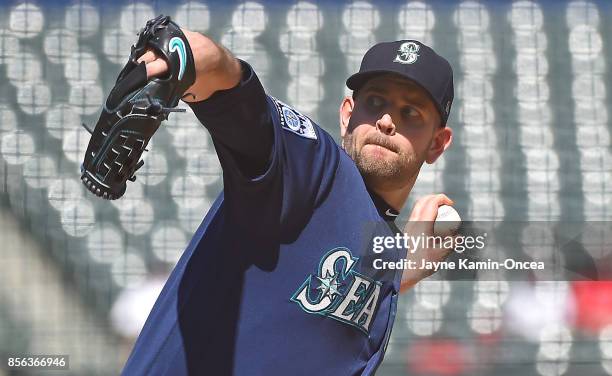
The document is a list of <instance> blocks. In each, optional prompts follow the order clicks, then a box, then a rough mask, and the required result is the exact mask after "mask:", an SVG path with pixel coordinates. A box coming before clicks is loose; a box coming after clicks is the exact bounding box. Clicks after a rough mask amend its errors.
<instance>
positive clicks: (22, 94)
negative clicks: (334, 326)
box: [0, 0, 612, 376]
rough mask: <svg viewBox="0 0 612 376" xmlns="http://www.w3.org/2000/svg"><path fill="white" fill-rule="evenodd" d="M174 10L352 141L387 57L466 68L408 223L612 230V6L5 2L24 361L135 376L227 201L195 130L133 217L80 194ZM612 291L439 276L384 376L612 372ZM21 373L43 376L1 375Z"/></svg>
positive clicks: (13, 286) (5, 245)
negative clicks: (131, 363) (382, 46)
mask: <svg viewBox="0 0 612 376" xmlns="http://www.w3.org/2000/svg"><path fill="white" fill-rule="evenodd" d="M159 13H164V14H169V15H171V16H173V17H174V18H176V20H177V21H178V22H179V23H180V24H181V25H182V26H184V27H186V28H189V29H191V30H196V31H200V32H205V33H207V34H208V35H210V36H212V37H213V38H215V39H216V40H220V41H221V42H222V43H223V44H225V45H226V46H227V47H229V48H230V49H231V50H232V51H233V52H234V53H235V54H236V55H237V56H238V57H240V58H243V59H245V60H248V61H249V62H250V63H251V64H252V65H253V66H254V67H255V69H256V71H257V72H258V74H259V76H260V77H261V78H262V81H263V83H264V86H265V87H266V88H267V90H268V92H269V93H270V94H272V95H274V96H276V97H278V98H279V99H281V100H283V101H285V102H287V103H290V104H292V105H293V106H295V107H296V108H298V109H300V110H301V111H302V112H304V113H305V114H307V115H309V116H310V117H311V118H313V119H314V120H315V121H317V122H318V123H319V124H321V125H322V126H323V127H324V128H325V129H326V130H327V131H329V132H330V133H332V134H333V135H335V136H336V137H338V130H337V107H338V105H339V103H340V98H341V96H342V95H344V94H345V93H347V91H346V89H345V86H344V80H345V78H346V77H347V76H348V75H349V74H350V73H352V72H354V71H356V70H357V69H358V66H359V62H360V59H361V57H362V55H363V53H364V52H365V50H366V49H367V47H368V46H370V45H372V44H373V43H374V42H375V41H382V40H390V39H400V38H415V39H420V40H422V41H424V42H426V43H428V44H431V45H432V46H433V47H434V48H435V49H436V50H437V51H438V52H439V53H441V54H442V55H444V56H446V57H447V58H448V59H449V60H450V61H451V63H452V65H453V67H454V70H455V87H456V100H455V103H454V105H453V110H452V115H451V118H450V121H449V124H450V126H451V127H453V129H454V130H455V131H456V133H455V142H454V145H453V147H452V148H451V149H450V150H449V151H448V152H447V153H445V155H444V156H443V158H442V159H441V160H440V161H439V162H437V163H436V164H434V165H432V166H426V167H425V168H424V169H423V171H422V174H421V177H420V178H419V181H418V183H417V186H416V187H415V190H414V192H413V195H411V198H410V202H409V203H408V205H407V207H410V206H411V205H412V203H413V202H414V198H415V197H418V196H419V195H423V194H427V193H430V192H446V193H447V194H448V195H449V196H450V197H452V198H453V199H454V200H455V201H456V202H457V208H458V210H459V212H460V213H461V214H462V215H463V217H464V218H466V219H479V220H491V221H513V220H516V221H548V220H567V221H600V220H610V219H611V218H612V209H610V205H611V204H612V172H611V166H612V164H611V163H610V162H611V160H612V159H611V147H610V131H611V127H610V122H609V119H608V111H609V108H610V97H609V96H608V95H607V92H608V91H609V90H610V82H611V77H612V76H611V73H610V72H609V68H608V64H609V62H610V56H612V55H611V53H612V38H611V37H610V35H611V33H610V32H611V28H612V23H611V22H610V20H611V19H612V8H611V7H610V6H609V4H607V3H605V2H592V1H571V2H558V1H540V2H538V1H516V2H511V1H506V2H477V1H454V2H449V1H428V2H421V1H408V2H404V1H385V2H367V1H355V2H346V1H343V2H332V1H320V2H316V1H312V2H307V1H300V2H281V1H273V2H254V1H248V2H237V1H223V2H221V1H207V2H205V1H187V2H184V1H180V2H165V1H113V2H93V1H92V2H89V1H76V2H67V1H60V2H53V3H51V2H43V1H39V2H36V1H25V2H23V1H7V0H0V80H1V82H2V83H1V84H0V137H1V138H0V140H1V143H0V157H1V158H0V197H1V202H2V209H1V210H0V214H1V215H0V226H1V227H0V229H1V230H0V241H1V245H0V355H2V356H7V355H10V354H13V355H20V354H69V355H70V357H71V358H70V363H71V374H74V375H113V374H117V373H118V372H119V370H120V369H121V366H122V364H123V362H124V360H125V356H126V355H127V352H129V348H130V344H131V341H132V340H133V338H134V336H135V335H136V333H137V331H138V328H139V325H141V321H142V320H143V319H144V317H146V314H147V310H148V309H149V307H150V304H152V301H153V300H154V298H155V296H156V294H157V292H158V291H159V289H160V288H161V285H162V284H163V281H164V279H165V278H166V276H167V273H168V272H169V271H170V270H171V268H172V266H173V265H174V263H175V262H176V261H177V259H178V257H179V256H180V254H181V252H182V251H183V249H184V247H185V245H186V244H187V242H188V241H189V239H190V237H191V234H192V233H193V232H194V230H195V228H196V227H197V226H198V224H199V222H200V221H201V219H202V217H203V215H204V214H205V212H206V210H207V209H208V207H209V206H210V204H211V202H212V200H213V199H214V197H215V196H216V195H217V193H218V192H219V191H220V189H221V183H220V173H221V171H220V168H219V164H218V162H217V160H216V156H215V154H214V151H213V149H212V148H211V142H210V139H209V137H208V135H207V133H206V132H205V130H204V129H203V128H202V126H201V125H200V124H199V123H198V121H197V120H196V118H195V117H194V116H193V114H192V113H190V112H187V113H185V114H172V115H171V117H170V120H169V121H168V122H167V123H166V125H165V126H163V127H162V128H161V129H160V131H159V132H158V133H157V134H156V135H155V137H154V138H153V141H152V145H151V146H150V148H149V149H150V152H149V153H147V154H146V155H145V165H144V167H143V168H142V169H141V170H140V171H139V172H138V174H137V176H138V178H137V181H136V183H133V184H129V185H128V191H127V194H126V196H125V197H124V198H122V199H121V200H119V201H115V202H107V201H102V200H99V199H96V198H95V197H94V196H92V195H90V194H88V193H86V192H85V190H84V189H83V187H82V186H81V183H80V181H79V172H78V171H79V164H80V161H81V160H82V156H83V153H84V151H85V147H86V145H87V142H88V140H89V134H88V133H87V132H86V131H85V130H84V129H83V128H82V127H81V126H80V124H81V123H82V122H85V123H87V124H90V125H92V124H95V121H96V120H97V116H98V113H99V109H100V105H101V103H102V102H103V100H104V98H105V97H106V93H108V91H109V89H110V88H111V87H112V85H113V82H114V80H115V78H116V75H117V73H118V71H119V70H120V68H121V67H122V66H123V64H124V62H125V59H126V57H127V55H128V53H129V47H130V45H131V44H132V43H133V41H134V40H135V38H136V36H135V33H136V32H137V31H138V30H139V28H140V27H141V26H142V25H143V24H144V22H145V21H146V20H147V19H149V18H152V17H154V16H155V15H157V14H159ZM408 213H409V210H408V208H407V209H406V210H404V212H403V216H404V218H405V216H406V215H407V214H408ZM517 241H520V239H517ZM540 246H546V239H544V240H543V242H542V243H541V244H540ZM610 251H611V250H609V249H603V250H602V249H600V250H593V251H592V255H591V256H592V257H593V258H599V257H603V256H605V255H607V254H609V252H610ZM611 291H612V286H611V285H610V284H608V283H605V282H582V283H575V282H570V281H555V282H533V281H532V282H528V281H524V282H509V281H505V280H498V281H490V280H477V281H440V280H435V278H434V279H433V280H431V281H426V282H423V283H421V284H419V285H418V286H417V287H416V288H415V289H413V290H412V291H410V292H409V293H407V294H405V296H404V297H403V298H402V299H401V300H400V301H401V303H400V306H399V310H398V313H397V320H396V324H395V328H394V332H393V336H392V339H391V342H390V344H389V348H388V351H387V356H386V359H385V361H384V363H383V365H382V367H381V369H380V370H379V372H378V374H379V375H384V376H392V375H406V374H410V375H543V376H552V375H581V376H587V375H605V374H612V326H610V325H611V324H612V297H610V295H612V294H609V292H611ZM202 341H203V345H205V344H206V339H205V338H202ZM305 356H307V354H305ZM12 374H15V375H17V374H19V375H22V374H28V373H26V372H22V373H17V372H16V371H15V372H13V373H11V372H10V371H6V370H3V369H2V367H0V375H2V376H5V375H12Z"/></svg>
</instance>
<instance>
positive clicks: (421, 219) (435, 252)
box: [401, 194, 454, 290]
mask: <svg viewBox="0 0 612 376" xmlns="http://www.w3.org/2000/svg"><path fill="white" fill-rule="evenodd" d="M442 205H450V206H452V205H454V201H453V200H451V199H450V198H448V196H446V195H445V194H436V195H428V196H424V197H421V198H420V199H418V200H417V202H416V203H415V204H414V207H413V208H412V212H411V213H410V217H409V219H408V223H406V226H405V227H404V232H405V233H406V234H408V236H421V237H428V236H429V237H431V236H434V235H437V234H434V222H435V220H436V216H437V215H438V207H440V206H442ZM451 252H452V249H448V248H426V249H425V248H422V249H418V250H416V251H414V253H410V252H409V253H408V254H407V255H406V258H407V259H408V260H414V261H415V262H416V264H417V266H418V268H417V269H414V270H412V269H405V270H404V272H403V275H402V286H401V287H402V290H405V289H408V288H410V287H412V286H413V285H415V284H416V283H417V282H419V281H420V280H422V279H423V278H426V277H429V276H430V275H431V274H433V271H432V270H429V269H421V268H420V265H421V264H422V262H423V260H424V261H426V262H439V261H443V260H444V259H446V257H448V255H449V254H450V253H451Z"/></svg>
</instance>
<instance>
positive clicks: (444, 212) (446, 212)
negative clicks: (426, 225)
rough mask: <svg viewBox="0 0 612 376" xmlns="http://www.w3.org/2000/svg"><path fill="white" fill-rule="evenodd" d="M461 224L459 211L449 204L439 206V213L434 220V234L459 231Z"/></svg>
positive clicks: (449, 233) (443, 234) (445, 234)
mask: <svg viewBox="0 0 612 376" xmlns="http://www.w3.org/2000/svg"><path fill="white" fill-rule="evenodd" d="M460 225H461V217H460V216H459V213H457V211H456V210H455V208H453V207H452V206H449V205H442V206H440V207H438V215H437V216H436V221H435V222H434V235H439V236H448V235H454V234H455V233H457V230H458V229H459V226H460Z"/></svg>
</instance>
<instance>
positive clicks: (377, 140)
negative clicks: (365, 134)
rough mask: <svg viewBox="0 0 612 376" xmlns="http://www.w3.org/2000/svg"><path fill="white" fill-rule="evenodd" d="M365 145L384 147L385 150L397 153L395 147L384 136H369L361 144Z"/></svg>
mask: <svg viewBox="0 0 612 376" xmlns="http://www.w3.org/2000/svg"><path fill="white" fill-rule="evenodd" d="M367 145H371V146H374V147H376V146H378V147H379V148H382V149H385V150H387V151H390V152H393V153H397V147H396V146H395V145H394V144H393V143H392V142H390V141H389V140H388V139H387V138H385V137H384V136H374V137H369V138H368V139H367V140H366V142H365V143H364V145H363V146H367Z"/></svg>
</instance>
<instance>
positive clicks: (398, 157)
mask: <svg viewBox="0 0 612 376" xmlns="http://www.w3.org/2000/svg"><path fill="white" fill-rule="evenodd" d="M364 146H365V145H362V146H361V147H359V148H358V147H357V145H356V144H355V140H354V137H353V135H352V134H351V135H347V136H346V138H345V139H344V149H345V151H346V152H347V154H348V155H349V156H350V157H351V158H352V159H353V161H354V162H355V165H356V166H357V169H358V170H359V172H360V173H361V175H362V176H363V179H364V181H365V182H366V183H367V185H368V186H370V187H373V188H380V189H384V190H387V189H399V188H402V187H404V186H405V185H406V184H408V183H409V182H410V181H411V179H412V178H413V177H414V176H415V175H416V174H418V172H419V170H420V168H421V165H422V164H423V162H424V158H420V157H419V156H417V155H416V153H406V152H403V151H401V150H393V151H394V152H395V154H393V155H390V157H386V158H376V157H375V156H372V155H369V154H367V153H364V151H363V147H364Z"/></svg>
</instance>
